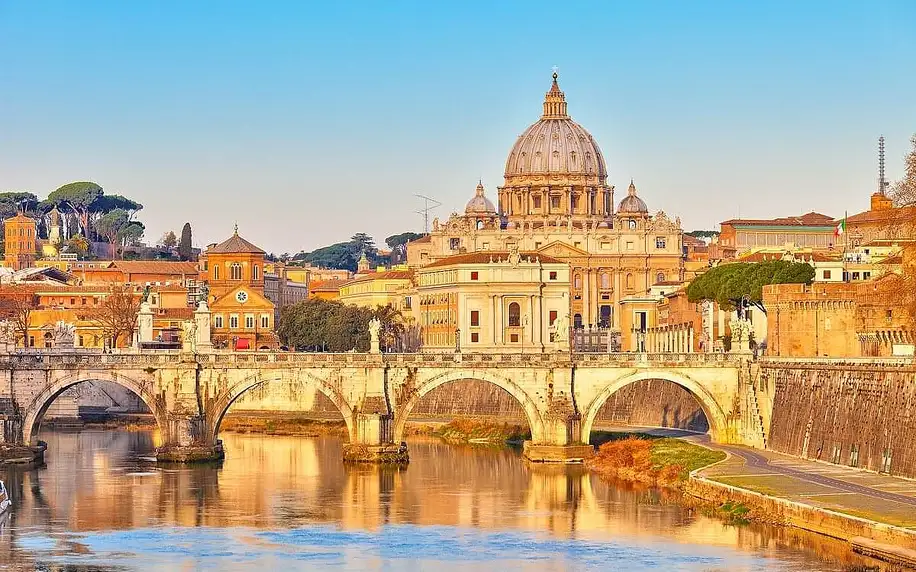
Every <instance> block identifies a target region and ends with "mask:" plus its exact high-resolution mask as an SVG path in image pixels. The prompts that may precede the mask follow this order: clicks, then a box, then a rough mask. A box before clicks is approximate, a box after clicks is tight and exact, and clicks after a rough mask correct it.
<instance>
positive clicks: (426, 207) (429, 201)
mask: <svg viewBox="0 0 916 572" xmlns="http://www.w3.org/2000/svg"><path fill="white" fill-rule="evenodd" d="M414 196H415V197H417V198H419V199H423V208H422V209H420V210H418V211H415V212H416V213H417V214H420V215H423V232H425V233H426V234H429V213H430V212H431V211H432V210H433V209H434V208H436V207H438V206H441V205H442V203H440V202H439V201H437V200H436V199H434V198H432V197H427V196H426V195H419V194H416V193H414Z"/></svg>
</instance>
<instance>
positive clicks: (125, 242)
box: [118, 220, 146, 249]
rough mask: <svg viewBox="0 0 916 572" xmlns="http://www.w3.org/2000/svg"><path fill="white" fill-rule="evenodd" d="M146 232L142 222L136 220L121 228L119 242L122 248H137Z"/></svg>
mask: <svg viewBox="0 0 916 572" xmlns="http://www.w3.org/2000/svg"><path fill="white" fill-rule="evenodd" d="M145 230H146V226H145V225H144V224H143V223H142V222H139V221H136V220H135V221H131V222H128V223H127V224H125V225H124V226H123V227H122V228H121V231H120V232H118V241H119V243H120V245H121V248H122V249H123V248H126V247H128V246H137V245H138V244H139V243H140V239H141V238H143V232H144V231H145Z"/></svg>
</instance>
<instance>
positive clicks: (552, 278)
mask: <svg viewBox="0 0 916 572" xmlns="http://www.w3.org/2000/svg"><path fill="white" fill-rule="evenodd" d="M550 279H551V280H556V279H557V273H556V272H551V273H550Z"/></svg>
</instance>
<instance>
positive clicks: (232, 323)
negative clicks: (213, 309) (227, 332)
mask: <svg viewBox="0 0 916 572" xmlns="http://www.w3.org/2000/svg"><path fill="white" fill-rule="evenodd" d="M238 327H239V317H238V316H237V315H236V314H232V315H231V316H229V328H231V329H233V330H235V329H238Z"/></svg>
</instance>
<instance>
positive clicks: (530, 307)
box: [522, 296, 534, 347]
mask: <svg viewBox="0 0 916 572" xmlns="http://www.w3.org/2000/svg"><path fill="white" fill-rule="evenodd" d="M525 313H526V314H527V315H528V324H527V327H526V328H524V330H522V339H523V340H525V341H526V342H528V343H530V344H532V345H534V296H525ZM522 326H525V324H524V323H523V324H522ZM525 338H527V339H525ZM522 347H524V345H523V346H522Z"/></svg>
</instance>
